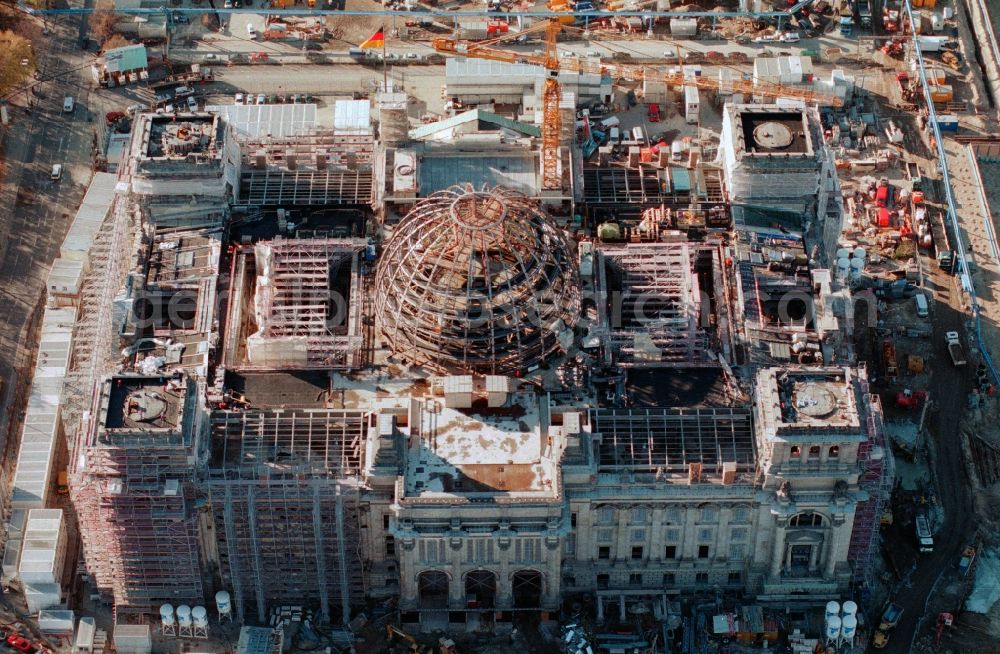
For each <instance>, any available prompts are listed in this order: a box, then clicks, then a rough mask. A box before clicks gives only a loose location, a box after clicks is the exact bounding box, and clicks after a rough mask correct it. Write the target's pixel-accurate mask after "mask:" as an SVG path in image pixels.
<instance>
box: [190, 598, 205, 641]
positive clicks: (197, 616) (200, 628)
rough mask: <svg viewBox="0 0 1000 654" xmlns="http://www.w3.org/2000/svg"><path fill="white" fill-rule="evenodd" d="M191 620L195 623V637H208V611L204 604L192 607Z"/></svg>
mask: <svg viewBox="0 0 1000 654" xmlns="http://www.w3.org/2000/svg"><path fill="white" fill-rule="evenodd" d="M191 622H192V624H193V625H194V632H193V635H194V637H195V638H208V611H207V610H206V609H205V607H204V606H196V607H194V608H193V609H191Z"/></svg>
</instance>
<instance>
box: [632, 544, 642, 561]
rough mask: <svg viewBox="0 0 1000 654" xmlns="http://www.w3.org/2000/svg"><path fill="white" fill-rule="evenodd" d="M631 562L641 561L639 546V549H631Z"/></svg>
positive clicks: (640, 548)
mask: <svg viewBox="0 0 1000 654" xmlns="http://www.w3.org/2000/svg"><path fill="white" fill-rule="evenodd" d="M632 560H633V561H641V560H642V547H641V546H640V547H633V548H632Z"/></svg>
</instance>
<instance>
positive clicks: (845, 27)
mask: <svg viewBox="0 0 1000 654" xmlns="http://www.w3.org/2000/svg"><path fill="white" fill-rule="evenodd" d="M853 33H854V18H853V17H851V16H841V17H840V35H841V36H851V34H853Z"/></svg>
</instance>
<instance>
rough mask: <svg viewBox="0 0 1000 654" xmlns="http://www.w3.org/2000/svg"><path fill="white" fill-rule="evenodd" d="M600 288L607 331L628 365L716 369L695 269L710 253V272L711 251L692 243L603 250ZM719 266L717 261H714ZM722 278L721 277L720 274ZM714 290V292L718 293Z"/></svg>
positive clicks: (619, 358)
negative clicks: (700, 256)
mask: <svg viewBox="0 0 1000 654" xmlns="http://www.w3.org/2000/svg"><path fill="white" fill-rule="evenodd" d="M598 252H599V253H600V255H601V257H600V259H599V262H600V263H601V265H599V266H598V270H597V275H598V290H599V292H600V293H603V294H604V296H605V298H606V303H605V304H606V306H605V307H604V308H605V310H606V311H607V312H608V315H607V316H606V317H604V318H603V319H602V323H603V325H602V331H604V332H605V333H606V334H607V335H608V337H609V339H610V345H611V347H612V348H613V350H614V351H615V352H616V353H617V357H616V361H617V362H618V363H619V365H622V366H625V367H685V368H691V367H714V366H717V365H719V362H718V359H717V357H716V355H714V354H713V353H712V351H711V349H710V339H709V333H708V331H707V330H706V328H705V326H706V325H707V324H708V323H709V321H708V320H707V319H705V318H704V317H703V315H702V312H704V311H709V310H710V307H709V306H708V305H709V302H707V301H706V300H707V298H703V297H702V295H703V294H702V291H701V289H700V285H699V281H698V275H697V274H696V273H695V267H696V265H697V264H698V259H699V255H701V254H703V253H704V254H706V255H707V259H708V261H707V263H708V269H709V270H712V269H713V268H718V266H717V265H713V259H717V257H716V256H715V254H714V253H713V250H712V248H699V247H697V246H693V245H692V244H688V243H630V244H628V245H607V244H602V245H600V246H599V249H598ZM715 263H716V264H717V263H718V262H717V261H715ZM719 276H721V275H719ZM713 290H714V289H713Z"/></svg>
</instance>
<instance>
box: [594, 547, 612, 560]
mask: <svg viewBox="0 0 1000 654" xmlns="http://www.w3.org/2000/svg"><path fill="white" fill-rule="evenodd" d="M597 558H598V559H600V560H601V561H608V560H610V559H611V548H610V547H607V546H604V547H598V548H597Z"/></svg>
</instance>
